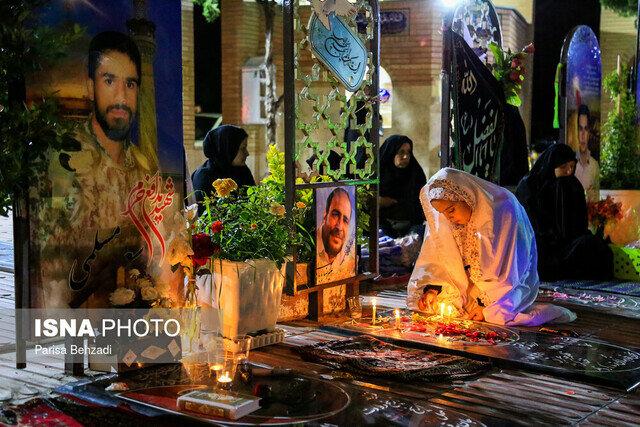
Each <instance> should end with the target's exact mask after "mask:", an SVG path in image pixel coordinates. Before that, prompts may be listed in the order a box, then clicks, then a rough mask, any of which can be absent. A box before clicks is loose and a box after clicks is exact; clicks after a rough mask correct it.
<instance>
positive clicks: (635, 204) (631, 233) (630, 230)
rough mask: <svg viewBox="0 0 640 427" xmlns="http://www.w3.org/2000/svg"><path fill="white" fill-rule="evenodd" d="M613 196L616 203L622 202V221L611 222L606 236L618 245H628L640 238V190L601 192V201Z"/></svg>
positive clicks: (607, 227) (605, 229) (606, 230)
mask: <svg viewBox="0 0 640 427" xmlns="http://www.w3.org/2000/svg"><path fill="white" fill-rule="evenodd" d="M607 196H611V197H612V198H613V201H614V202H622V214H623V218H622V219H621V220H618V221H615V222H610V223H609V224H607V225H606V226H605V228H604V234H605V236H609V237H610V238H611V242H612V243H614V244H616V245H622V246H624V245H626V244H627V243H630V242H633V241H636V240H638V239H639V238H640V235H638V231H639V227H640V190H600V199H605V198H606V197H607Z"/></svg>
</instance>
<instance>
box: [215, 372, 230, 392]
mask: <svg viewBox="0 0 640 427" xmlns="http://www.w3.org/2000/svg"><path fill="white" fill-rule="evenodd" d="M232 381H233V379H232V378H231V377H230V376H229V373H228V372H225V373H223V374H222V375H220V376H219V377H218V385H219V386H220V388H221V389H223V390H229V389H230V388H231V382H232Z"/></svg>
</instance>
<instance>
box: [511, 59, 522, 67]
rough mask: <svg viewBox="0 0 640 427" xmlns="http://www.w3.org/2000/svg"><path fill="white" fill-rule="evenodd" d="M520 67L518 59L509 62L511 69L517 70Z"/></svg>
mask: <svg viewBox="0 0 640 427" xmlns="http://www.w3.org/2000/svg"><path fill="white" fill-rule="evenodd" d="M520 65H522V64H521V62H520V60H519V59H518V58H515V59H514V60H513V61H511V68H513V69H516V68H518V67H519V66H520Z"/></svg>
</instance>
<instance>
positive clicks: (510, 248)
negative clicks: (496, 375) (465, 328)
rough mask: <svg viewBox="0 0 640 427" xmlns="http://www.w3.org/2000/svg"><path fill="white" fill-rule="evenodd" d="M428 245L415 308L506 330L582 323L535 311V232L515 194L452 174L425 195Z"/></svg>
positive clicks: (416, 276)
mask: <svg viewBox="0 0 640 427" xmlns="http://www.w3.org/2000/svg"><path fill="white" fill-rule="evenodd" d="M420 202H421V204H422V208H423V210H424V214H425V217H426V219H427V225H426V231H425V238H424V243H423V245H422V249H421V251H420V256H419V257H418V261H417V262H416V265H415V268H414V270H413V274H412V275H411V279H410V281H409V285H408V289H407V306H408V307H409V308H410V309H412V310H419V311H424V312H430V313H435V312H436V310H435V308H436V307H438V306H439V305H440V304H442V303H444V304H445V305H448V306H451V307H453V313H454V314H455V315H456V316H457V317H463V318H467V319H472V320H478V321H486V322H490V323H496V324H500V325H530V326H535V325H540V324H543V323H547V322H551V321H555V322H567V321H572V320H574V319H575V314H573V313H572V312H571V311H569V310H567V309H565V308H562V307H558V306H554V305H550V304H534V301H535V299H536V296H537V294H538V287H539V279H538V272H537V260H538V259H537V253H536V241H535V237H534V232H533V229H532V227H531V224H530V223H529V220H528V218H527V214H526V212H525V210H524V208H523V207H522V206H521V205H520V203H518V200H517V199H516V197H515V196H514V195H513V194H511V193H510V192H509V191H508V190H506V189H504V188H501V187H499V186H497V185H495V184H492V183H490V182H487V181H484V180H482V179H480V178H478V177H475V176H473V175H470V174H468V173H465V172H462V171H459V170H456V169H451V168H444V169H441V170H440V171H438V172H437V173H436V174H435V175H434V176H432V177H431V178H430V179H429V181H428V182H427V185H426V186H424V188H423V189H422V191H421V193H420Z"/></svg>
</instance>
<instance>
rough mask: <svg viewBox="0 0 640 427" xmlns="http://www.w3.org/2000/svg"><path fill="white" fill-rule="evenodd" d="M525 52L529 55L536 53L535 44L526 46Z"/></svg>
mask: <svg viewBox="0 0 640 427" xmlns="http://www.w3.org/2000/svg"><path fill="white" fill-rule="evenodd" d="M523 50H524V51H525V52H527V53H528V54H532V53H534V52H535V51H536V48H535V47H534V46H533V43H529V44H528V45H526V46H525V47H524V49H523Z"/></svg>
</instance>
